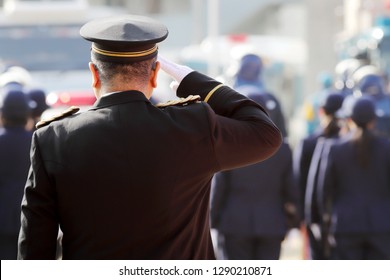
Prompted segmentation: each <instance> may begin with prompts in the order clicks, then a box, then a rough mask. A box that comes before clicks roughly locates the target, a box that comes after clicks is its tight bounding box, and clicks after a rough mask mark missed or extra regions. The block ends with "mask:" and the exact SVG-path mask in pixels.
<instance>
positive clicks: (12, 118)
mask: <svg viewBox="0 0 390 280" xmlns="http://www.w3.org/2000/svg"><path fill="white" fill-rule="evenodd" d="M0 108H1V116H2V119H3V123H4V125H5V126H6V125H8V124H9V125H25V124H26V123H27V120H28V118H29V116H30V113H31V107H30V104H29V99H28V97H27V96H26V94H25V93H24V92H23V91H21V90H17V89H10V90H7V91H5V92H4V94H3V95H2V100H1V106H0Z"/></svg>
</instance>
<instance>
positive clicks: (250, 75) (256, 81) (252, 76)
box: [233, 54, 287, 137]
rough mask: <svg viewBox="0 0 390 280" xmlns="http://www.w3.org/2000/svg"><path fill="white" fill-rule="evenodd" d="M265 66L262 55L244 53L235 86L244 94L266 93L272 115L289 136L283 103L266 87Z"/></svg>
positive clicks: (235, 77)
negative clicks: (264, 79)
mask: <svg viewBox="0 0 390 280" xmlns="http://www.w3.org/2000/svg"><path fill="white" fill-rule="evenodd" d="M263 68H264V65H263V61H262V59H261V57H260V56H258V55H256V54H246V55H244V56H243V57H242V58H241V60H240V64H239V68H238V70H237V73H236V74H235V75H234V80H233V88H234V89H235V90H237V91H238V92H240V93H243V94H244V93H245V92H246V93H247V92H251V93H254V94H255V93H256V94H263V95H266V98H267V102H268V104H269V106H272V107H273V109H272V112H270V113H271V114H272V115H271V116H270V117H271V119H272V120H273V121H274V123H275V124H276V126H277V127H278V128H279V130H280V131H281V132H282V135H283V137H287V128H286V124H285V118H284V115H283V111H282V107H281V104H280V102H279V100H278V99H277V98H276V97H275V95H274V94H273V93H272V92H270V91H268V89H267V88H266V86H265V83H264V81H263V79H262V74H263V70H264V69H263ZM271 104H272V105H271Z"/></svg>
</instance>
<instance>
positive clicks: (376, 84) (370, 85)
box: [358, 74, 385, 97]
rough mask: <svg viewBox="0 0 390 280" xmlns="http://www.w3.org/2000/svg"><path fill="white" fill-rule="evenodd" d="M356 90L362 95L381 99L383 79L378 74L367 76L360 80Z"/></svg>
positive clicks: (383, 88) (383, 92)
mask: <svg viewBox="0 0 390 280" xmlns="http://www.w3.org/2000/svg"><path fill="white" fill-rule="evenodd" d="M358 89H359V90H360V91H361V93H362V94H364V95H371V96H373V97H382V96H384V94H385V83H384V79H383V77H382V76H381V75H378V74H368V75H366V76H364V77H362V78H361V80H360V81H359V83H358Z"/></svg>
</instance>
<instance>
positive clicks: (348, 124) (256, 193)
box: [211, 54, 390, 259]
mask: <svg viewBox="0 0 390 280" xmlns="http://www.w3.org/2000/svg"><path fill="white" fill-rule="evenodd" d="M263 67H264V66H263V63H262V59H261V58H260V57H259V56H257V55H255V54H248V55H245V56H244V57H242V59H241V64H240V67H239V70H238V71H237V73H236V75H235V80H234V84H233V86H234V87H235V89H236V90H237V91H239V92H240V93H242V94H244V95H247V96H249V97H250V98H252V99H253V100H255V101H257V102H258V103H260V104H262V105H263V106H264V108H266V110H267V111H268V113H269V115H270V117H271V118H272V119H273V120H274V122H275V124H276V125H277V126H278V127H279V128H280V130H281V132H282V134H283V135H284V136H285V143H284V145H282V147H281V149H280V150H279V152H278V153H277V154H275V156H273V157H272V158H270V159H268V160H265V161H263V162H261V163H257V164H255V165H253V166H248V167H244V168H240V169H237V170H230V171H225V172H221V173H220V174H217V175H216V176H215V177H214V182H213V183H214V184H213V192H212V197H211V224H212V227H213V228H214V229H215V230H216V231H217V237H216V240H217V242H216V244H217V245H216V251H217V256H218V257H219V258H220V259H280V257H281V253H282V247H283V242H285V240H286V239H287V238H288V236H289V233H290V232H291V231H292V230H295V231H296V230H299V231H300V237H301V239H302V240H303V242H302V244H303V246H302V250H301V254H300V256H299V258H302V259H390V247H389V245H390V223H389V221H388V219H387V217H388V215H389V214H390V172H389V171H390V142H389V136H390V95H389V83H388V77H387V76H386V75H385V73H383V72H381V71H380V69H377V68H376V67H375V66H373V65H371V64H370V63H369V60H368V59H367V57H366V56H365V55H364V54H360V55H359V56H356V57H354V58H350V59H346V60H343V61H341V62H340V63H339V64H338V65H336V66H335V71H334V74H327V73H321V75H320V82H321V83H320V85H321V88H320V89H319V91H318V92H317V93H313V94H311V95H310V97H309V98H308V99H307V100H306V102H305V104H304V112H305V114H304V116H305V119H304V121H305V125H306V133H305V135H303V136H302V137H301V138H300V139H299V141H298V143H297V144H296V145H294V146H293V145H292V144H291V143H289V141H288V131H287V129H286V128H287V127H288V125H286V122H285V117H284V114H283V110H282V109H281V108H283V100H278V99H277V98H276V96H277V95H276V94H275V93H273V92H270V91H269V90H268V89H267V87H266V81H264V80H263V78H262V71H263ZM292 133H294V131H292Z"/></svg>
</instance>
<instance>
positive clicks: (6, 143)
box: [0, 126, 32, 260]
mask: <svg viewBox="0 0 390 280" xmlns="http://www.w3.org/2000/svg"><path fill="white" fill-rule="evenodd" d="M31 135H32V134H31V132H29V131H26V130H25V129H24V128H23V126H22V127H7V128H0V243H1V245H0V258H1V259H3V260H5V259H16V254H17V240H18V233H19V229H20V203H21V201H22V197H23V190H24V185H25V183H26V178H27V174H28V168H29V165H30V159H29V150H30V144H31Z"/></svg>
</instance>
